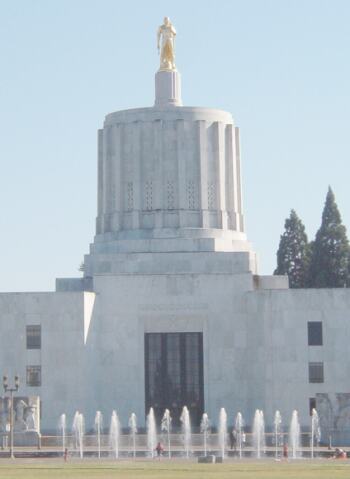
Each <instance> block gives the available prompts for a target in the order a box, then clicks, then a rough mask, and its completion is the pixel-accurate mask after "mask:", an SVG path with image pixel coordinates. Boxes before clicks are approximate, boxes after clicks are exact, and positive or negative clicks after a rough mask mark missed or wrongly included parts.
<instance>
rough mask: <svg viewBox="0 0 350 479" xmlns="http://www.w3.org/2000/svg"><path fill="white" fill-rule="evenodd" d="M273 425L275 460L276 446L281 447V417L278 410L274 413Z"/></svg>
mask: <svg viewBox="0 0 350 479" xmlns="http://www.w3.org/2000/svg"><path fill="white" fill-rule="evenodd" d="M273 424H274V435H275V459H277V458H278V446H281V445H282V444H281V436H282V417H281V413H280V412H279V411H278V410H277V411H276V412H275V418H274V421H273ZM282 437H283V436H282Z"/></svg>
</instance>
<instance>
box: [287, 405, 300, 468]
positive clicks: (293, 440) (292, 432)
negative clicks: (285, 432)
mask: <svg viewBox="0 0 350 479" xmlns="http://www.w3.org/2000/svg"><path fill="white" fill-rule="evenodd" d="M289 445H290V448H291V453H292V458H293V459H296V458H297V457H298V455H299V451H300V424H299V418H298V411H296V410H294V411H293V414H292V419H291V422H290V428H289Z"/></svg>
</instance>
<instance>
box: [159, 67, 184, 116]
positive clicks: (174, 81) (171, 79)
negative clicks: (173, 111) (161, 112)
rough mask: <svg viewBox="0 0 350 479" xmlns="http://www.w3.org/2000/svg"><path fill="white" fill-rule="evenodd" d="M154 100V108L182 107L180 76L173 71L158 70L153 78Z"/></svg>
mask: <svg viewBox="0 0 350 479" xmlns="http://www.w3.org/2000/svg"><path fill="white" fill-rule="evenodd" d="M155 88H156V99H155V103H154V106H160V107H162V106H164V107H168V106H182V101H181V76H180V73H179V72H177V71H173V70H169V71H168V70H159V71H158V72H157V73H156V76H155Z"/></svg>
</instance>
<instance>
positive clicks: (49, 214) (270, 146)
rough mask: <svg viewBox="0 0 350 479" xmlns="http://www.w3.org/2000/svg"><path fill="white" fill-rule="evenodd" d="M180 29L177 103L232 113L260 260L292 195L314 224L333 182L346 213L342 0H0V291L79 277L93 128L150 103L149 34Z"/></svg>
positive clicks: (92, 198)
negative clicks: (169, 25) (166, 19)
mask: <svg viewBox="0 0 350 479" xmlns="http://www.w3.org/2000/svg"><path fill="white" fill-rule="evenodd" d="M164 15H168V16H170V18H171V19H172V21H173V23H174V25H175V27H176V29H177V31H178V40H177V62H176V63H177V67H178V69H179V71H180V72H181V74H182V89H183V100H184V104H185V105H198V106H209V107H218V108H223V109H225V110H228V111H230V112H231V113H232V114H233V116H234V118H235V121H236V124H237V125H238V126H240V127H241V142H242V170H243V195H244V210H245V217H246V230H247V234H248V238H249V240H250V241H251V242H252V243H253V245H254V248H255V250H256V251H257V252H258V255H259V258H260V272H261V273H263V274H270V273H271V272H272V271H273V269H274V267H275V255H276V249H277V246H278V242H279V236H280V234H281V233H282V231H283V224H284V220H285V218H286V216H288V215H289V211H290V209H291V208H295V209H296V211H297V213H298V214H299V216H300V217H301V218H302V220H303V221H304V224H305V226H306V229H307V233H308V235H309V237H311V238H312V237H313V236H314V234H315V231H316V229H317V228H318V226H319V224H320V216H321V212H322V208H323V203H324V199H325V195H326V192H327V188H328V184H330V185H331V186H332V187H333V190H334V192H335V195H336V200H337V203H338V206H339V208H340V211H341V214H342V218H343V221H344V224H345V225H346V226H347V227H350V201H349V198H350V195H349V176H350V175H349V160H350V120H349V115H350V95H349V88H350V59H349V52H350V2H349V1H347V0H344V1H340V0H329V1H322V0H317V1H316V0H293V1H291V0H273V1H272V0H270V1H269V0H260V1H259V0H256V1H253V0H251V1H249V0H244V1H243V0H241V1H234V0H226V1H223V0H216V1H215V2H214V1H205V0H201V1H193V0H192V1H190V0H187V1H183V0H174V1H172V2H168V1H166V0H162V1H155V0H154V1H152V0H150V1H147V2H146V1H141V0H140V1H133V0H129V1H119V0H114V1H112V0H98V1H97V0H94V1H93V0H0V158H1V188H0V195H1V197H0V204H1V214H0V232H1V233H0V251H1V262H0V265H1V266H0V291H34V290H51V289H53V288H54V279H55V277H62V276H68V277H70V276H73V277H74V276H76V275H77V274H78V275H79V273H78V272H77V268H78V266H79V264H80V262H81V261H82V259H83V254H84V253H86V252H87V251H88V245H89V243H90V242H91V241H92V239H93V235H94V221H95V215H96V131H97V129H98V128H99V127H101V126H102V123H103V119H104V116H105V115H106V114H107V113H109V112H111V111H115V110H119V109H125V108H131V107H139V106H150V105H152V103H153V91H154V87H153V78H154V73H155V71H156V69H157V67H158V57H157V51H156V44H155V41H156V40H155V32H156V29H157V27H158V25H159V24H160V23H161V21H162V18H163V16H164Z"/></svg>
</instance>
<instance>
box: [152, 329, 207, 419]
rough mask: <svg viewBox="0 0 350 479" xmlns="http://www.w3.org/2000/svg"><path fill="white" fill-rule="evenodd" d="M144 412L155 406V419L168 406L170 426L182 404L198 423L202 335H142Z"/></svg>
mask: <svg viewBox="0 0 350 479" xmlns="http://www.w3.org/2000/svg"><path fill="white" fill-rule="evenodd" d="M145 386H146V414H147V413H148V411H149V408H150V407H153V408H154V413H155V415H156V419H157V422H158V423H159V421H160V419H161V418H162V416H163V414H164V410H165V409H166V408H168V409H169V410H170V413H171V416H172V418H173V425H175V426H176V425H178V424H179V417H180V415H181V410H182V408H183V406H187V407H188V409H189V411H190V414H191V422H192V424H193V425H194V426H198V425H199V423H200V420H201V416H202V414H203V408H204V395H203V334H202V333H146V334H145Z"/></svg>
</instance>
